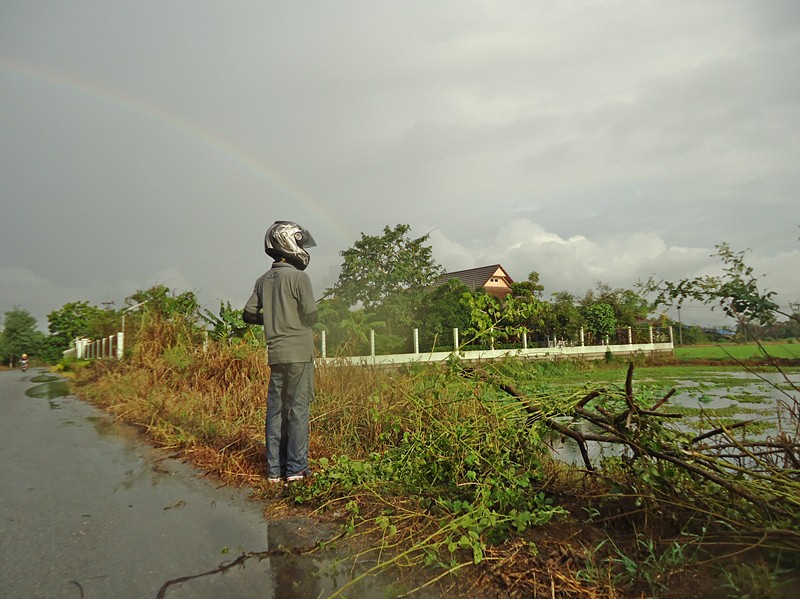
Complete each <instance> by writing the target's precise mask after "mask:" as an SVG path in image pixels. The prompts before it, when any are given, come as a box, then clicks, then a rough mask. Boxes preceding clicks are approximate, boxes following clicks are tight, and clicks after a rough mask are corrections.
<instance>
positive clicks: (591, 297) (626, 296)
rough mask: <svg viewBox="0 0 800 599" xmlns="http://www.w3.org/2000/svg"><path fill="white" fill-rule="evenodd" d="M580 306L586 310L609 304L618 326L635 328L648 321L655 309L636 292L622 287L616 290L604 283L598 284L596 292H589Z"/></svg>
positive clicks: (582, 299)
mask: <svg viewBox="0 0 800 599" xmlns="http://www.w3.org/2000/svg"><path fill="white" fill-rule="evenodd" d="M580 304H581V306H583V307H584V308H585V307H588V306H590V305H592V304H608V305H609V306H611V309H612V310H613V311H614V317H615V318H616V320H617V325H618V326H635V325H637V324H639V323H640V322H642V321H644V320H646V319H647V316H648V315H649V314H650V312H652V309H653V306H652V305H651V303H650V302H649V301H648V300H647V299H646V298H644V297H642V296H641V295H639V294H638V293H636V292H635V291H633V290H631V289H624V288H621V287H618V288H616V289H614V288H612V287H611V285H609V284H608V283H603V282H598V283H597V285H596V287H595V289H594V290H589V291H587V292H586V294H585V295H584V296H583V298H581V301H580Z"/></svg>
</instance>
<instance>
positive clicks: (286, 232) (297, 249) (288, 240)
mask: <svg viewBox="0 0 800 599" xmlns="http://www.w3.org/2000/svg"><path fill="white" fill-rule="evenodd" d="M315 245H317V242H316V241H314V238H313V237H312V236H311V233H309V232H308V230H307V229H304V228H303V227H301V226H300V225H298V224H297V223H293V222H291V221H288V220H277V221H275V223H273V225H272V226H271V227H270V228H269V229H267V234H266V235H265V236H264V251H265V252H266V253H267V254H268V255H269V256H271V257H272V259H273V260H281V259H283V260H286V261H287V262H288V263H289V264H291V265H292V266H294V267H295V268H297V269H299V270H305V269H306V266H308V262H309V260H310V259H311V256H309V255H308V252H307V251H305V249H304V248H307V247H314V246H315Z"/></svg>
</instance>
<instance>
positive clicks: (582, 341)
mask: <svg viewBox="0 0 800 599" xmlns="http://www.w3.org/2000/svg"><path fill="white" fill-rule="evenodd" d="M584 345H586V343H585V340H584V336H583V327H581V347H583V346H584Z"/></svg>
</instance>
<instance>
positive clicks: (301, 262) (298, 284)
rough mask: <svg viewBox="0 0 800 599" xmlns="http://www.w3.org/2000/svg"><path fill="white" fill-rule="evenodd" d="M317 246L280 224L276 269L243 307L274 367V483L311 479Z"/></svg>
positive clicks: (269, 247)
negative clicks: (312, 263) (312, 275)
mask: <svg viewBox="0 0 800 599" xmlns="http://www.w3.org/2000/svg"><path fill="white" fill-rule="evenodd" d="M315 245H317V244H316V242H315V241H314V238H313V237H312V236H311V233H309V232H308V231H307V230H306V229H304V228H303V227H301V226H300V225H298V224H297V223H294V222H289V221H276V222H275V223H274V224H273V225H272V226H271V227H270V228H269V229H267V234H266V236H265V238H264V251H266V253H267V255H269V256H270V257H271V258H272V259H273V260H274V262H273V264H272V268H270V269H269V270H268V271H267V272H265V273H264V274H263V275H261V277H259V278H258V280H257V281H256V284H255V288H254V290H253V294H252V295H251V296H250V299H248V300H247V304H245V307H244V321H245V322H247V323H249V324H263V325H264V336H265V337H266V340H267V356H268V361H269V366H270V377H269V388H268V390H267V417H266V423H265V432H266V444H267V465H268V467H269V473H268V477H269V481H270V482H276V483H277V482H280V481H281V479H284V478H285V480H286V481H287V482H293V481H297V480H301V479H303V478H305V477H306V476H308V474H309V469H308V416H309V408H310V404H311V401H312V400H313V399H314V336H313V333H312V330H311V327H312V326H313V325H314V323H316V322H317V304H316V301H315V300H314V293H313V291H312V289H311V279H309V277H308V275H307V274H306V273H305V272H303V271H304V270H305V269H306V267H307V266H308V262H309V260H310V256H309V255H308V252H307V251H306V250H305V248H307V247H313V246H315Z"/></svg>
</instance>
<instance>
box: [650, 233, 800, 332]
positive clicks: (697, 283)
mask: <svg viewBox="0 0 800 599" xmlns="http://www.w3.org/2000/svg"><path fill="white" fill-rule="evenodd" d="M714 247H715V248H716V249H717V251H716V252H715V253H713V254H711V256H712V257H714V256H717V257H719V259H720V261H721V262H722V264H723V273H724V274H722V275H720V276H714V275H704V276H700V277H694V278H690V279H680V280H678V281H674V282H671V281H656V280H655V278H654V277H652V276H651V277H650V279H648V281H647V282H645V283H642V284H641V285H640V286H641V287H642V288H643V289H644V290H645V291H646V292H650V293H655V294H656V300H655V304H656V305H664V306H671V305H673V304H675V303H677V304H678V305H679V306H680V305H681V304H682V303H683V302H684V301H686V300H687V299H691V300H695V301H698V302H700V303H702V304H705V305H711V309H712V310H713V309H714V308H715V307H717V306H719V307H720V308H722V311H723V312H724V313H725V314H727V315H728V316H730V317H731V318H734V319H735V320H736V322H737V323H738V325H739V327H740V330H742V331H744V330H746V327H747V325H748V323H750V322H751V321H755V322H757V323H758V324H760V325H762V326H766V325H771V324H773V323H774V322H775V320H776V315H778V314H779V315H782V316H785V317H787V318H789V319H791V320H794V321H796V322H800V315H798V314H796V313H786V312H783V311H781V309H780V306H779V305H778V304H776V303H775V302H774V301H773V300H772V298H773V297H774V296H775V292H774V291H762V290H761V289H760V288H759V286H758V279H759V278H761V277H757V276H756V275H755V274H754V269H753V268H752V267H750V266H747V264H745V261H744V257H745V255H746V254H747V252H749V251H750V250H743V251H739V252H736V251H734V250H732V249H731V247H730V245H728V244H727V243H724V242H723V243H720V244H717V245H716V246H714ZM762 276H763V275H762Z"/></svg>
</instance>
